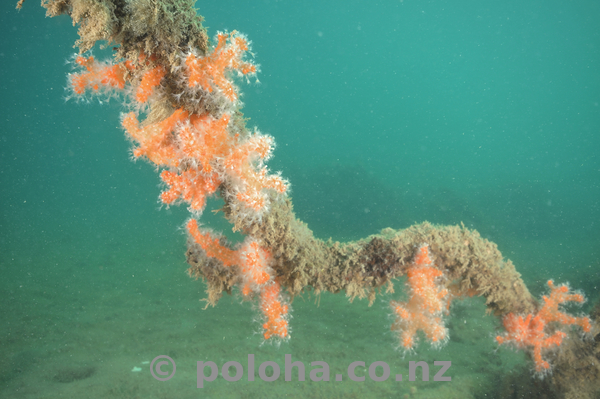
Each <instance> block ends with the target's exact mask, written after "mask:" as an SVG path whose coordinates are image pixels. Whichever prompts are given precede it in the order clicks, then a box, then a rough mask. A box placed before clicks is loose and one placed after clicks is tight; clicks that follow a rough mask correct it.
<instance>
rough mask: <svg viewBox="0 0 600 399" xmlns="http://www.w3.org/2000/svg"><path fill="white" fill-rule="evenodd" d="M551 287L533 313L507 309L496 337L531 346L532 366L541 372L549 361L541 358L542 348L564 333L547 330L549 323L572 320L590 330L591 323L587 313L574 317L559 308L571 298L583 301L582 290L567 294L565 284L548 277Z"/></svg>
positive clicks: (552, 344)
mask: <svg viewBox="0 0 600 399" xmlns="http://www.w3.org/2000/svg"><path fill="white" fill-rule="evenodd" d="M548 286H549V287H550V290H551V292H550V296H549V297H548V296H544V297H543V300H544V305H543V306H542V307H541V309H539V310H538V311H537V312H536V313H535V314H533V313H529V314H528V315H526V316H518V315H516V314H514V313H509V314H507V315H506V316H504V320H503V323H504V328H505V329H506V331H507V332H506V333H505V334H504V335H499V336H498V337H496V339H497V341H498V342H499V343H500V344H503V343H508V342H510V343H513V344H515V345H516V346H517V347H519V348H529V347H531V348H532V350H533V360H534V362H535V369H536V371H537V372H538V373H541V372H543V371H545V370H547V369H549V368H550V364H549V363H548V362H547V361H545V360H544V359H543V358H542V351H546V350H549V349H551V348H553V347H558V346H560V344H561V343H562V341H563V339H564V338H565V337H566V336H567V333H566V332H564V331H562V330H555V331H554V332H553V333H552V334H550V333H549V331H548V329H549V324H550V323H554V324H560V325H571V324H575V325H578V326H580V327H581V329H582V330H583V331H584V332H590V331H591V329H592V326H591V324H590V319H589V317H573V316H570V315H568V314H565V313H563V312H561V311H560V310H559V309H558V307H559V305H561V304H562V303H564V302H569V301H574V302H580V303H581V302H583V301H584V298H583V295H581V294H569V288H568V287H567V286H566V285H564V284H563V285H560V286H558V287H556V286H555V285H554V282H553V281H552V280H550V281H548Z"/></svg>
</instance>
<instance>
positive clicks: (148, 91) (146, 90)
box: [135, 65, 167, 103]
mask: <svg viewBox="0 0 600 399" xmlns="http://www.w3.org/2000/svg"><path fill="white" fill-rule="evenodd" d="M166 73H167V71H166V70H165V67H163V66H162V65H157V66H155V67H154V68H152V69H150V70H149V71H147V72H146V73H144V76H142V81H141V82H140V85H139V86H138V88H137V92H136V94H135V98H136V99H137V100H138V102H140V103H145V102H146V101H148V98H149V97H150V96H151V95H152V92H153V91H154V88H155V87H156V86H158V85H159V84H160V81H161V80H162V78H163V77H164V76H165V75H166Z"/></svg>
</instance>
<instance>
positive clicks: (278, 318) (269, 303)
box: [260, 281, 288, 339]
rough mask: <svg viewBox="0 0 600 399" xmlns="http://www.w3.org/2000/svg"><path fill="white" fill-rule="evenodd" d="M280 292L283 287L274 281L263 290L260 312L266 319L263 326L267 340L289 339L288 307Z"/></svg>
mask: <svg viewBox="0 0 600 399" xmlns="http://www.w3.org/2000/svg"><path fill="white" fill-rule="evenodd" d="M280 291H281V286H280V285H279V282H277V281H273V282H272V283H271V284H268V285H267V286H265V287H263V289H262V290H261V294H260V310H261V311H262V313H263V316H264V318H265V323H264V324H263V329H264V330H265V331H264V333H263V336H264V337H265V339H270V338H272V337H277V338H287V337H288V322H287V313H288V306H287V305H285V304H283V303H282V301H283V300H282V298H281V294H280Z"/></svg>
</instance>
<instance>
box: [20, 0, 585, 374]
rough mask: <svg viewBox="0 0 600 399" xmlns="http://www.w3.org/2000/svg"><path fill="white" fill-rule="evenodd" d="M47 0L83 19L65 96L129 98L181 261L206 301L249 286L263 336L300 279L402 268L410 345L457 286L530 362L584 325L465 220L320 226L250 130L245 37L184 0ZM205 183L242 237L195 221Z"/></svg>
mask: <svg viewBox="0 0 600 399" xmlns="http://www.w3.org/2000/svg"><path fill="white" fill-rule="evenodd" d="M21 5H22V1H21V2H19V4H18V6H21ZM42 6H44V7H45V8H46V9H47V15H49V16H57V15H60V14H68V15H69V16H70V17H71V18H72V20H73V23H74V24H75V25H79V35H80V38H79V40H78V41H77V43H76V45H77V46H78V47H79V49H80V53H81V54H80V55H77V56H75V58H74V64H75V67H76V68H79V72H75V73H72V74H70V75H69V84H70V86H71V90H72V95H71V97H73V98H77V99H83V98H85V97H84V96H85V95H86V93H89V94H91V95H109V96H115V95H116V96H121V98H123V99H124V100H126V104H127V105H128V106H129V108H130V109H131V112H129V113H127V114H125V115H124V116H123V117H122V126H123V128H124V130H125V132H126V134H127V136H128V137H129V138H130V139H131V140H132V142H133V143H134V149H133V155H134V157H135V158H143V159H146V160H147V161H149V162H150V163H151V164H152V165H153V166H155V167H156V168H157V169H158V170H160V177H161V179H162V181H163V182H164V183H165V190H164V191H163V192H162V194H161V195H160V199H161V200H162V202H163V203H164V204H166V205H171V204H176V203H186V204H188V206H189V209H190V212H191V214H192V218H190V220H189V221H188V222H187V225H186V227H187V231H188V235H189V238H188V251H187V261H188V263H189V265H190V268H189V270H188V272H189V274H190V276H192V277H195V278H202V279H204V280H205V281H206V284H207V294H208V298H207V302H208V304H209V305H212V306H215V305H216V304H217V302H218V300H219V298H220V297H221V295H222V293H223V292H227V293H229V294H231V293H232V292H233V289H234V287H238V289H239V292H240V294H241V296H242V298H243V299H244V300H256V301H257V302H258V304H257V307H258V309H259V310H260V312H261V314H262V320H263V323H262V328H263V337H264V339H265V340H271V339H273V340H284V339H289V336H290V335H289V332H290V328H289V312H290V301H291V299H293V298H294V297H295V296H297V295H300V294H301V293H303V292H305V291H306V290H313V291H314V292H315V293H316V294H319V293H321V292H325V291H327V292H332V293H338V292H341V291H345V293H346V295H347V296H348V297H349V299H350V300H353V299H355V298H368V300H369V303H370V304H372V303H373V302H374V300H375V297H376V295H377V293H378V292H380V291H381V290H382V289H385V290H386V291H387V292H393V288H394V281H395V279H397V278H398V277H401V276H404V275H406V276H407V291H408V293H409V299H408V301H406V302H398V301H392V303H391V306H392V310H393V312H394V314H395V315H396V322H395V323H394V325H393V326H392V329H393V330H396V331H397V332H398V335H399V339H400V345H401V346H402V347H404V348H405V349H411V348H413V347H414V344H415V339H416V338H417V337H418V334H420V333H419V331H423V332H424V334H425V337H426V338H427V339H428V340H429V341H431V342H432V343H433V344H436V345H438V344H441V343H443V342H445V341H446V340H447V338H448V331H447V329H446V328H445V326H444V320H443V318H444V317H446V315H447V314H448V313H450V301H451V300H452V298H455V297H460V296H472V295H479V296H482V297H484V298H485V300H486V304H487V308H488V310H489V311H490V312H491V313H494V314H496V315H498V316H502V317H504V325H505V327H506V330H507V334H506V335H503V336H499V337H498V342H500V343H504V342H508V341H514V342H517V345H518V346H520V347H523V348H525V349H531V348H533V357H534V360H535V362H536V366H537V367H538V371H540V370H541V369H546V368H548V367H549V366H548V363H547V362H546V361H545V360H543V358H542V351H543V350H544V349H545V348H549V347H551V346H558V345H560V344H561V342H562V340H563V338H564V336H565V335H566V334H567V332H568V331H564V330H562V329H560V328H562V327H561V326H562V325H571V324H575V325H578V326H579V327H580V328H581V329H582V330H583V331H584V332H587V331H590V329H591V324H590V321H589V319H588V318H587V317H572V316H569V315H567V314H565V313H562V312H559V311H558V305H559V304H560V303H562V302H565V301H578V302H580V301H582V300H583V297H582V296H580V295H579V294H568V293H567V292H568V289H567V288H566V287H565V286H563V285H561V286H558V287H555V286H554V285H553V283H550V287H551V289H552V293H551V294H550V297H544V305H543V306H541V305H540V304H539V303H538V302H537V301H536V300H535V299H534V298H533V297H532V296H531V294H530V293H529V291H528V289H527V287H526V286H525V284H524V283H523V281H522V280H521V278H520V275H519V273H517V271H516V270H515V268H514V266H513V264H512V263H511V262H510V261H509V260H505V259H503V257H502V255H501V253H500V252H499V251H498V249H497V247H496V245H495V244H494V243H492V242H490V241H488V240H486V239H483V238H481V237H480V235H479V233H477V231H475V230H470V229H467V228H465V227H464V226H434V225H432V224H429V223H422V224H419V225H415V226H412V227H409V228H407V229H405V230H393V229H385V230H383V231H381V233H380V234H377V235H373V236H369V237H367V238H365V239H362V240H358V241H355V242H348V243H339V242H335V243H334V242H331V241H329V242H324V241H322V240H319V239H317V238H315V237H314V236H313V234H312V232H311V231H310V229H309V228H308V226H306V224H304V223H303V222H301V221H300V220H298V219H297V218H296V216H295V214H294V212H293V208H292V202H291V199H290V198H289V197H288V196H287V194H286V193H287V188H288V182H287V181H286V180H284V179H283V178H282V177H281V176H280V175H279V174H277V173H275V174H272V173H270V172H269V170H268V169H267V166H266V164H265V163H266V162H267V161H268V159H269V158H270V156H271V153H272V151H273V148H274V139H273V138H272V137H271V136H268V135H265V134H262V133H260V132H259V131H257V130H256V129H255V130H254V131H249V130H248V129H247V128H246V126H245V121H244V118H243V116H242V114H241V112H240V109H241V106H242V104H241V103H240V102H239V94H238V90H237V87H236V85H235V81H234V79H233V78H234V76H239V77H244V78H245V79H246V80H247V79H248V77H249V76H254V75H255V73H256V72H257V67H256V65H255V64H254V63H253V62H251V61H249V60H247V55H248V52H249V51H248V50H249V45H250V43H249V41H248V39H247V38H246V37H245V36H243V35H241V34H239V33H238V32H236V31H233V32H231V33H226V32H225V33H218V35H217V38H216V44H215V45H214V46H211V45H210V44H209V40H208V36H207V34H206V31H205V29H204V28H203V27H202V24H201V22H202V19H201V17H199V16H197V15H196V11H195V9H194V1H193V0H131V1H127V2H125V1H123V0H42ZM97 41H103V42H105V45H113V44H114V45H116V47H115V48H114V50H115V61H114V62H99V61H98V60H96V59H95V58H94V57H92V56H91V55H87V56H86V55H83V53H86V52H87V51H88V50H90V49H91V48H92V47H93V46H94V44H95V43H96V42H97ZM89 94H88V95H89ZM214 195H219V196H220V197H221V198H223V200H224V201H225V205H224V207H223V211H224V215H225V217H226V218H227V220H228V221H229V222H230V223H231V224H232V226H233V229H234V230H237V231H240V232H241V233H243V234H244V235H245V236H246V239H245V240H244V242H243V243H241V244H239V245H238V246H231V245H230V244H228V243H227V242H226V240H225V239H224V238H222V237H221V236H219V235H216V234H215V233H214V232H212V231H210V230H207V229H203V228H202V227H201V226H200V225H199V223H198V220H197V219H198V218H200V216H201V214H202V212H203V210H204V208H205V206H206V199H207V198H208V197H210V196H214ZM529 330H531V331H529ZM548 334H550V335H548Z"/></svg>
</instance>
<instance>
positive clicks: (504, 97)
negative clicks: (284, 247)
mask: <svg viewBox="0 0 600 399" xmlns="http://www.w3.org/2000/svg"><path fill="white" fill-rule="evenodd" d="M14 5H15V4H13V2H12V1H3V2H2V4H1V5H0V7H1V13H0V18H1V20H0V22H1V24H0V30H1V32H2V38H3V40H2V43H1V44H0V71H1V76H2V79H1V80H0V104H1V109H2V119H1V130H0V179H1V180H0V184H1V185H0V188H1V191H0V193H1V196H0V209H1V214H0V273H1V278H0V314H1V323H0V397H2V398H40V397H44V398H59V397H66V398H105V397H115V398H173V397H177V398H192V397H207V398H216V397H218V398H245V397H247V398H254V397H283V396H288V397H309V398H318V397H328V398H338V397H339V398H341V397H343V398H353V397H356V398H367V397H373V398H383V397H386V398H387V397H389V398H436V397H440V398H441V397H444V398H471V397H472V398H480V397H481V398H483V397H487V398H490V397H492V398H493V397H521V396H518V395H519V392H524V391H526V390H531V389H535V386H536V385H535V381H536V380H535V379H531V378H530V377H531V375H532V373H531V369H532V363H531V361H530V360H529V359H528V357H527V355H526V354H524V353H523V352H513V351H512V350H511V349H510V348H508V347H505V346H503V347H500V348H498V345H497V344H496V342H495V339H494V337H495V336H496V335H497V333H498V332H499V331H501V330H500V328H501V323H500V320H498V319H496V318H495V317H493V316H490V315H487V314H486V313H485V306H484V301H483V300H482V299H481V298H478V299H477V298H476V299H469V300H464V301H457V303H456V304H454V305H453V308H452V309H451V314H450V317H449V319H448V321H447V323H448V326H449V328H450V342H449V343H448V344H447V345H446V346H445V347H443V348H442V349H432V348H430V346H429V344H428V343H426V342H423V341H424V340H422V342H421V343H420V345H419V346H418V348H417V352H416V353H414V354H405V353H403V352H402V351H398V350H395V347H396V346H397V339H396V337H395V336H394V335H393V334H392V333H391V331H390V325H391V323H392V319H391V318H390V314H391V310H390V309H389V300H390V299H392V298H398V297H401V295H402V293H401V292H400V291H401V289H400V287H401V284H400V282H399V283H398V284H396V291H397V292H396V293H395V294H384V295H381V296H379V297H378V299H377V301H376V302H375V304H374V305H373V306H371V307H368V304H367V302H366V301H355V302H354V303H352V304H350V303H348V301H347V299H346V298H345V297H344V294H343V293H340V294H338V295H331V294H324V295H321V297H320V298H316V297H315V296H314V295H312V294H311V293H310V292H307V293H306V294H304V295H303V296H302V297H298V298H295V299H294V301H293V303H292V312H291V314H292V319H291V321H290V325H291V328H292V331H291V340H290V341H289V342H284V343H282V344H281V346H280V347H276V346H272V345H270V344H265V345H262V337H261V334H259V333H258V332H259V331H260V323H259V321H258V320H259V319H260V318H259V316H258V312H257V310H256V309H254V307H253V305H252V304H251V303H241V298H240V296H239V294H234V295H233V296H224V297H223V299H222V300H221V301H220V302H219V304H218V305H217V306H216V307H215V308H207V309H205V310H203V308H204V306H205V303H204V302H201V301H200V300H201V299H203V298H204V297H205V293H204V284H203V283H202V282H201V281H194V280H193V279H190V278H189V277H188V276H187V275H186V273H185V272H186V269H187V265H186V263H185V249H186V246H185V243H186V236H185V233H184V231H183V229H182V226H183V224H184V222H185V220H186V218H188V217H189V213H188V212H187V210H186V209H185V207H171V208H168V209H167V208H166V207H164V206H162V207H161V206H160V205H159V203H158V195H159V193H160V191H161V187H160V184H159V183H160V182H159V178H158V174H157V173H156V171H155V170H154V169H153V167H152V166H150V165H149V164H147V163H145V162H141V161H139V162H132V161H131V153H130V147H131V144H130V143H129V142H128V141H127V140H125V139H124V133H123V131H122V129H121V128H120V122H119V117H120V113H121V112H123V111H125V109H124V108H123V107H122V105H121V104H120V103H119V102H118V101H115V100H114V99H113V100H111V101H110V102H108V103H107V102H104V103H102V104H100V103H99V101H97V100H94V101H91V102H90V103H84V102H80V103H77V102H75V101H68V102H65V101H64V98H65V96H66V92H65V89H64V88H65V86H66V74H67V73H68V72H70V71H71V67H70V66H69V65H66V63H65V61H66V60H68V59H69V57H70V56H71V55H72V54H73V52H74V51H75V50H74V49H73V48H72V44H73V43H74V41H75V40H76V39H77V34H76V28H74V27H73V26H72V25H71V20H70V19H69V18H68V17H66V16H63V17H60V18H54V19H46V18H44V10H43V9H42V8H41V7H40V6H39V4H38V1H35V0H28V1H27V2H26V3H25V5H24V7H23V9H22V10H21V11H20V12H17V11H16V10H15V9H14ZM196 7H197V8H198V11H199V13H200V14H201V15H203V16H204V17H205V21H204V25H205V26H206V27H207V28H208V31H209V35H210V37H214V36H215V35H216V32H217V31H223V30H229V31H231V30H234V29H235V30H238V31H240V32H243V33H245V34H246V35H247V36H248V37H249V39H250V40H252V42H253V43H252V52H253V53H255V55H256V59H255V61H256V62H257V63H259V64H260V65H261V72H260V73H259V75H258V78H259V80H260V83H255V82H250V84H247V83H246V82H244V81H241V80H240V81H238V85H239V86H240V89H241V91H242V92H243V93H244V95H243V97H242V101H243V102H244V103H245V107H244V110H243V112H244V114H245V116H246V117H247V118H250V119H249V121H248V123H247V125H248V126H249V127H252V126H257V127H258V128H259V129H260V130H261V131H262V132H264V133H268V134H270V135H272V136H274V137H275V140H276V142H277V148H276V149H275V152H274V154H275V156H274V158H273V159H272V160H271V161H270V162H269V167H270V169H271V170H272V171H281V172H282V174H283V176H284V177H286V178H287V179H288V180H289V181H290V182H291V184H292V186H291V187H292V188H291V197H292V198H293V201H294V208H295V211H296V215H297V216H298V218H300V219H301V220H303V221H305V222H306V223H308V225H309V227H310V228H311V229H312V230H313V231H314V233H315V235H316V236H317V237H319V238H322V239H328V238H329V237H331V238H332V239H333V240H340V241H347V240H356V239H359V238H362V237H366V236H368V235H369V234H375V233H377V232H379V231H380V230H381V229H383V228H385V227H392V228H396V229H399V228H405V227H408V226H410V225H412V224H414V223H419V222H422V221H425V220H427V221H429V222H431V223H435V224H460V223H461V222H462V223H464V225H465V226H466V227H469V228H474V229H477V230H478V231H479V232H480V233H481V235H482V236H483V237H485V238H487V239H489V240H491V241H494V242H496V243H497V244H498V246H499V249H500V250H501V251H502V253H503V254H504V256H505V257H506V258H510V259H511V260H512V261H513V262H514V263H515V266H516V267H517V270H518V271H519V272H520V273H521V274H522V277H523V279H524V280H525V282H526V283H527V285H528V287H529V289H530V290H531V292H532V293H533V294H534V295H535V296H536V297H539V296H540V295H542V294H545V293H546V281H547V280H548V279H554V280H555V281H556V282H557V283H563V282H569V283H570V285H571V287H572V288H574V289H576V290H581V291H583V292H585V294H586V296H587V298H588V302H587V303H586V304H585V305H584V306H583V307H582V308H581V310H579V309H577V308H575V307H571V308H570V310H571V311H573V312H575V313H577V312H580V311H589V309H590V307H591V306H592V305H593V304H594V303H595V302H597V301H598V298H599V296H600V261H599V255H600V254H599V252H600V230H599V222H600V159H599V156H600V155H599V154H600V134H599V133H600V73H599V70H600V29H598V18H599V16H600V3H599V2H597V1H595V0H588V1H577V2H564V1H541V0H540V1H529V0H526V1H505V2H491V1H480V0H460V1H441V0H432V1H416V0H414V1H411V0H403V1H385V2H377V1H369V2H367V1H329V0H323V1H318V2H317V1H308V2H286V1H258V2H252V4H250V3H247V2H239V1H238V2H236V1H220V2H212V3H207V4H203V3H202V2H198V3H197V4H196ZM109 50H110V49H109ZM109 50H100V49H96V50H94V55H95V56H96V57H98V58H109V57H110V51H109ZM209 206H210V207H211V208H212V209H218V208H219V207H220V202H219V201H217V200H215V201H213V202H212V203H211V204H209ZM201 220H202V221H203V222H204V223H205V224H206V225H208V226H211V227H214V228H215V229H217V230H220V231H223V232H224V233H226V234H228V235H229V236H230V238H231V239H232V240H236V239H239V238H240V237H239V236H236V235H235V234H233V233H231V226H229V225H228V224H227V223H226V221H224V220H222V219H221V218H219V214H216V215H213V213H212V212H210V209H207V210H206V211H205V213H204V215H203V217H202V219H201ZM248 354H254V355H255V358H256V364H257V365H258V364H260V363H261V362H264V361H268V360H269V361H276V362H277V363H279V364H280V366H281V367H282V369H283V364H284V356H285V354H291V355H292V358H293V360H294V361H295V360H300V361H302V362H304V364H305V366H306V368H307V370H310V362H313V361H326V362H327V363H329V365H330V367H331V369H332V375H334V374H335V373H342V372H345V369H346V367H347V365H348V364H350V363H351V362H353V361H359V360H360V361H364V362H365V363H366V365H367V366H368V365H369V364H370V363H372V362H374V361H385V362H386V363H388V365H390V368H391V370H392V375H393V374H395V373H398V372H400V373H402V374H403V375H405V376H406V375H407V374H408V373H407V370H408V362H409V361H411V360H413V361H414V360H425V361H427V362H428V363H429V364H433V361H434V360H446V361H447V360H450V361H452V367H451V368H450V370H449V371H448V372H447V373H446V375H449V376H452V381H451V382H433V381H428V382H425V381H421V380H420V378H418V380H417V381H414V382H409V381H406V380H405V381H404V382H395V381H393V378H390V379H388V380H387V381H385V382H374V381H369V378H367V381H366V382H352V381H343V382H334V381H330V382H308V381H307V382H299V381H298V380H297V378H296V375H295V374H294V378H293V379H292V381H291V382H285V381H283V371H282V376H281V377H280V378H279V379H278V380H277V381H275V382H271V383H268V382H263V381H260V379H259V378H258V377H257V380H258V381H254V382H248V381H247V379H246V374H244V378H242V380H240V381H237V382H227V381H225V380H224V379H223V378H221V377H219V378H217V379H216V380H215V381H214V382H207V383H206V384H205V387H204V388H203V389H198V388H196V361H208V360H212V361H214V362H216V363H217V364H218V365H222V364H223V363H225V362H227V361H233V360H235V361H238V362H240V363H241V364H242V365H243V366H244V369H245V370H246V363H247V360H246V359H247V356H248ZM158 355H168V356H170V357H172V358H173V359H174V360H175V362H176V363H177V372H176V375H175V376H174V377H173V378H172V379H171V380H169V381H166V382H159V381H156V380H155V379H154V378H152V376H151V374H150V372H149V366H148V364H147V363H144V362H148V361H151V360H152V359H153V358H155V357H156V356H158ZM136 367H139V368H141V369H142V370H141V371H139V372H136V371H132V370H134V368H136ZM362 372H363V375H364V373H366V372H364V370H363V371H362ZM359 374H360V370H359ZM432 375H433V370H432ZM307 376H308V371H307ZM307 379H308V378H307ZM332 379H333V378H332ZM515 379H520V380H519V383H518V384H516V386H515ZM508 381H510V383H509V382H508ZM510 384H513V386H512V387H509V385H510ZM519 384H521V385H519ZM531 387H534V388H531ZM534 393H535V392H534ZM534 393H532V394H530V396H528V397H533V396H531V395H534ZM542 394H543V393H541V392H539V395H540V396H541V395H542Z"/></svg>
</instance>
